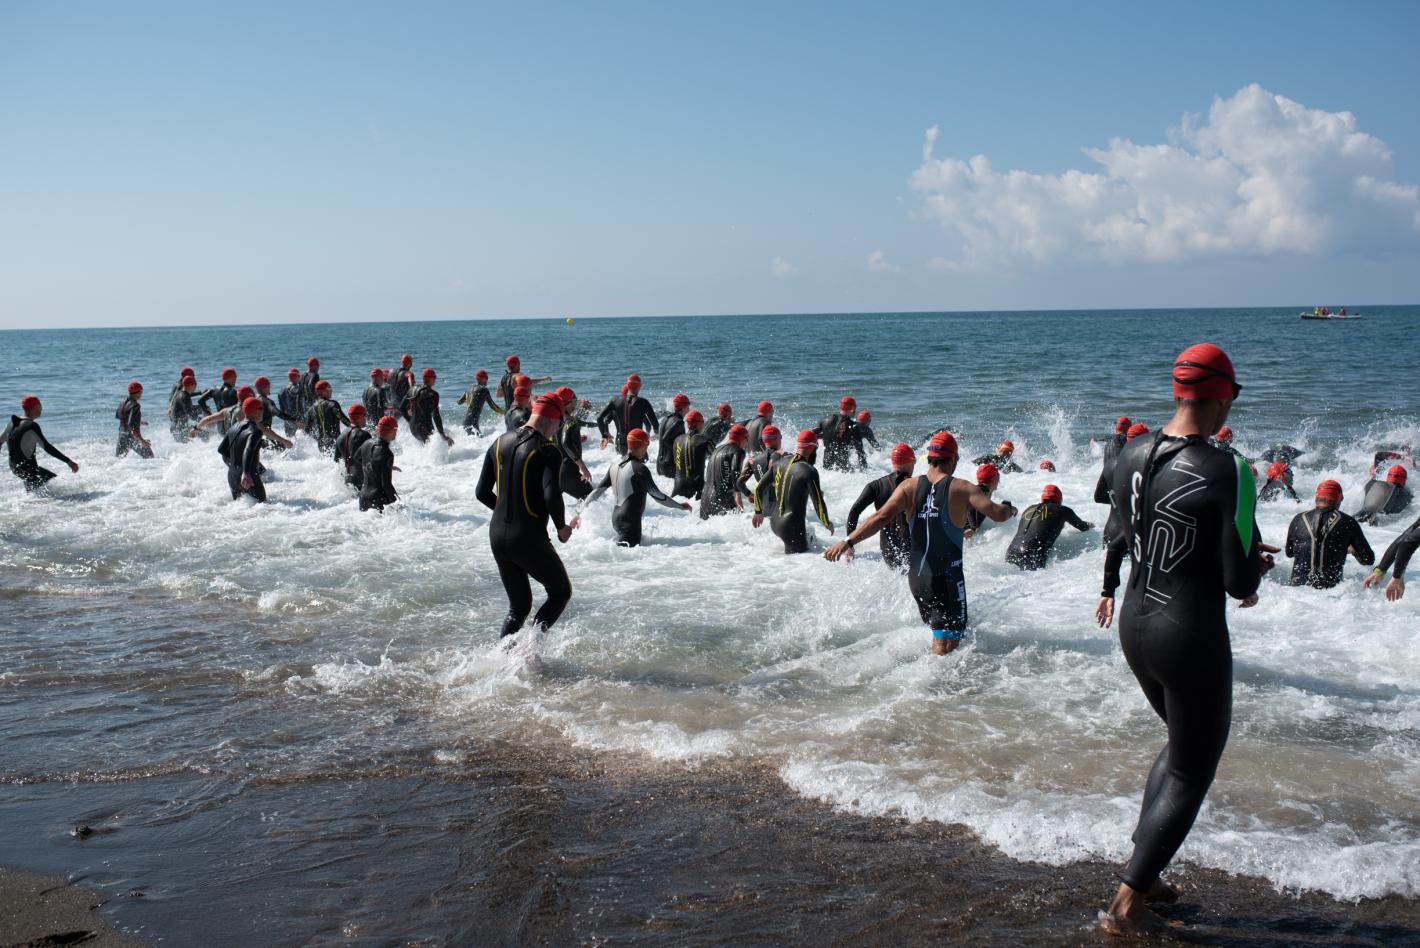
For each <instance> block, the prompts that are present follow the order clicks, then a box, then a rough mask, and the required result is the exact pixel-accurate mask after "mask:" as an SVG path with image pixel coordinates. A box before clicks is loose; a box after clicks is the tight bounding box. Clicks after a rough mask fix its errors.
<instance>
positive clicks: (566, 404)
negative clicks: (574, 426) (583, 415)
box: [552, 385, 577, 411]
mask: <svg viewBox="0 0 1420 948" xmlns="http://www.w3.org/2000/svg"><path fill="white" fill-rule="evenodd" d="M552 394H554V395H556V396H557V397H558V398H559V399H561V400H562V410H563V411H571V410H572V406H574V405H576V404H577V393H576V392H574V391H572V389H571V387H570V386H567V385H564V386H562V387H561V388H559V389H558V390H557V391H555V392H553V393H552Z"/></svg>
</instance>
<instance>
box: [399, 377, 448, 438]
mask: <svg viewBox="0 0 1420 948" xmlns="http://www.w3.org/2000/svg"><path fill="white" fill-rule="evenodd" d="M400 409H401V410H402V411H403V412H404V417H406V418H408V419H409V433H410V434H412V435H414V437H416V438H418V439H419V440H420V441H428V440H429V436H430V435H432V434H433V433H434V432H435V431H436V430H437V431H438V432H439V437H441V438H443V437H447V435H445V434H444V416H443V414H442V413H441V412H440V411H439V393H438V392H436V391H434V389H433V388H431V387H429V386H428V385H425V384H423V383H422V382H421V383H420V384H418V385H416V386H414V387H413V388H411V389H410V390H409V394H407V395H405V396H404V401H402V402H400Z"/></svg>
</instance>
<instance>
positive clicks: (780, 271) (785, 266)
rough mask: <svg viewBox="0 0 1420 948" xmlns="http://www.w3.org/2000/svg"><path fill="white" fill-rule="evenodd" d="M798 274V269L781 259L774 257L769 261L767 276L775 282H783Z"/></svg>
mask: <svg viewBox="0 0 1420 948" xmlns="http://www.w3.org/2000/svg"><path fill="white" fill-rule="evenodd" d="M798 272H799V268H798V267H796V266H794V265H793V264H792V263H790V262H789V261H787V260H785V259H784V258H783V257H775V258H774V259H773V260H771V261H769V275H770V276H772V277H774V278H775V279H776V280H783V279H786V278H787V277H791V276H793V275H794V274H796V273H798Z"/></svg>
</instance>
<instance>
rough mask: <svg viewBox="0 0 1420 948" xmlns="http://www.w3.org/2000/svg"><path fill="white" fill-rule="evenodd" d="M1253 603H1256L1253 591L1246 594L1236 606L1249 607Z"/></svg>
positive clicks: (1255, 594) (1255, 595)
mask: <svg viewBox="0 0 1420 948" xmlns="http://www.w3.org/2000/svg"><path fill="white" fill-rule="evenodd" d="M1255 605H1257V593H1253V594H1252V595H1251V596H1248V597H1247V598H1246V599H1244V600H1243V601H1242V602H1240V603H1238V608H1239V609H1251V608H1252V607H1253V606H1255Z"/></svg>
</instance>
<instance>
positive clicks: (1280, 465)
mask: <svg viewBox="0 0 1420 948" xmlns="http://www.w3.org/2000/svg"><path fill="white" fill-rule="evenodd" d="M1283 496H1286V497H1290V498H1291V499H1292V500H1294V501H1296V502H1297V503H1301V500H1302V499H1301V498H1300V497H1298V496H1297V491H1296V489H1295V488H1293V486H1292V469H1291V467H1289V466H1288V465H1287V464H1286V462H1284V461H1273V462H1272V463H1271V464H1269V465H1267V483H1266V484H1263V485H1262V490H1260V491H1258V492H1257V499H1258V500H1260V501H1272V500H1276V499H1277V498H1279V497H1283Z"/></svg>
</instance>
